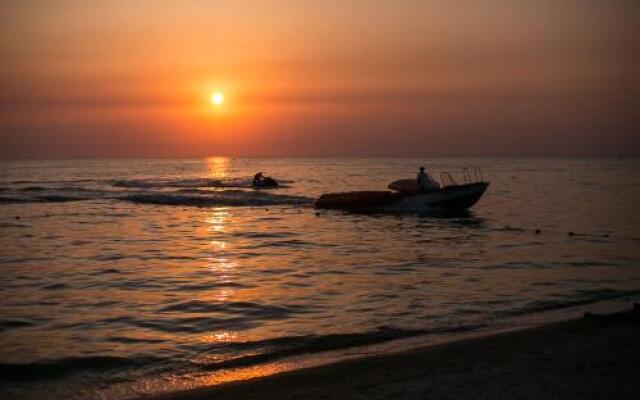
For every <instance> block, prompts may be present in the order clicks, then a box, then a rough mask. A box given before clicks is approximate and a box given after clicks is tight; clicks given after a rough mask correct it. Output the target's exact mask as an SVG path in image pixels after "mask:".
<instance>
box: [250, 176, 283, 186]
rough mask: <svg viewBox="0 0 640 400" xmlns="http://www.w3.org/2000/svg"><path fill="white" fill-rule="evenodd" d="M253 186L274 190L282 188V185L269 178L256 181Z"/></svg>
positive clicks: (264, 177) (265, 177)
mask: <svg viewBox="0 0 640 400" xmlns="http://www.w3.org/2000/svg"><path fill="white" fill-rule="evenodd" d="M251 186H253V187H255V188H273V187H278V186H280V184H279V183H278V181H276V180H275V179H273V178H271V177H269V176H263V177H261V178H260V179H254V180H253V182H252V183H251Z"/></svg>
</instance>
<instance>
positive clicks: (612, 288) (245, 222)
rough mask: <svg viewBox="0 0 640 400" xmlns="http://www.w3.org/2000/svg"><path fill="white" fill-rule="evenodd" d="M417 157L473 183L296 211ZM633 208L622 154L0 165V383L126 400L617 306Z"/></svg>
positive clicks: (12, 394) (22, 391) (637, 222)
mask: <svg viewBox="0 0 640 400" xmlns="http://www.w3.org/2000/svg"><path fill="white" fill-rule="evenodd" d="M419 165H426V166H427V168H428V170H429V171H430V172H431V173H432V174H433V175H435V176H436V177H438V176H439V174H440V173H441V172H443V171H450V172H451V173H452V174H453V175H454V177H456V178H458V179H459V180H460V177H461V168H462V167H465V166H476V167H479V168H481V169H482V171H483V174H484V177H485V179H486V180H489V181H490V182H491V186H490V187H489V189H488V191H487V193H486V194H485V196H484V197H483V198H482V199H481V200H480V202H479V203H478V204H477V205H476V206H475V207H474V208H473V209H472V210H471V211H470V212H468V213H463V214H458V215H449V216H442V215H415V214H406V215H381V214H352V213H346V212H339V211H319V210H315V209H314V208H313V201H314V198H316V197H317V196H319V195H320V194H322V193H326V192H336V191H348V190H380V189H384V188H385V187H386V185H387V183H389V182H390V181H393V180H395V179H400V178H412V177H413V176H415V172H416V169H417V167H418V166H419ZM256 171H265V173H266V174H267V175H270V176H273V177H275V178H277V179H279V180H280V181H281V182H282V183H283V184H284V186H283V187H281V188H276V189H261V190H255V189H252V188H251V187H250V186H249V184H250V179H251V176H252V175H253V174H254V173H255V172H256ZM638 206H640V160H638V159H617V158H616V159H613V158H612V159H507V158H500V159H488V158H485V159H432V160H428V159H423V160H411V159H272V160H270V159H233V158H225V157H216V158H209V159H205V160H83V161H29V162H26V161H22V162H3V163H2V164H0V397H1V398H7V399H8V398H11V399H22V398H23V399H27V398H40V399H63V398H64V399H72V398H79V399H80V398H82V399H92V398H95V399H105V398H112V399H118V400H120V399H125V398H135V397H136V396H138V395H140V394H146V393H154V392H158V391H162V390H173V389H174V388H181V387H189V386H193V385H197V384H198V382H211V380H207V379H208V378H209V377H216V376H218V377H220V376H232V377H233V374H234V372H233V371H242V370H243V368H244V369H245V370H246V369H247V368H249V369H251V368H254V369H260V368H261V366H264V365H269V363H272V362H274V361H278V360H286V359H287V358H289V357H292V356H293V357H300V356H309V357H313V356H314V355H320V354H323V353H324V352H326V351H331V350H340V349H351V348H354V347H358V346H363V345H368V344H374V343H386V342H389V341H392V340H394V339H401V338H409V337H421V336H429V335H445V336H446V335H447V334H450V333H451V334H452V333H459V332H464V331H474V330H477V329H481V328H484V329H486V328H491V327H508V326H511V325H512V324H514V323H515V322H513V321H516V317H521V316H527V315H535V316H537V318H539V319H541V320H544V318H545V315H546V313H549V312H552V311H558V310H564V309H567V310H569V309H572V308H573V307H576V306H584V305H590V304H600V303H602V302H604V301H611V300H621V301H626V300H629V301H632V300H633V299H634V298H637V296H638V295H639V294H640V212H639V211H638V209H637V207H638ZM536 229H539V230H540V233H538V234H536V232H535V230H536ZM569 232H572V233H573V234H569ZM389 343H393V342H389ZM265 368H267V367H265ZM242 373H243V372H237V374H238V375H236V378H242V376H243V375H242ZM263 373H268V368H267V371H266V372H265V371H263ZM214 381H215V379H214ZM193 382H195V383H193Z"/></svg>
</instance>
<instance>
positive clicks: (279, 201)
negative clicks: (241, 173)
mask: <svg viewBox="0 0 640 400" xmlns="http://www.w3.org/2000/svg"><path fill="white" fill-rule="evenodd" d="M119 199H120V200H126V201H130V202H133V203H140V204H157V205H170V206H197V207H206V206H275V205H306V204H311V203H312V202H313V199H312V198H310V197H306V196H290V195H276V194H270V193H266V192H259V191H244V190H225V191H220V192H213V193H211V194H206V195H204V194H184V193H179V194H178V193H164V192H162V193H159V192H156V193H136V194H130V195H125V196H120V197H119Z"/></svg>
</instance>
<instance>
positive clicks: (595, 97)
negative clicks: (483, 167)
mask: <svg viewBox="0 0 640 400" xmlns="http://www.w3.org/2000/svg"><path fill="white" fill-rule="evenodd" d="M0 31H1V35H0V59H1V60H2V61H1V62H0V158H4V159H13V158H31V157H34V158H61V157H202V156H212V155H229V156H394V157H395V156H419V157H432V156H476V155H477V156H494V155H500V156H525V155H532V156H536V155H640V1H637V0H606V1H605V0H535V1H534V0H531V1H525V0H485V1H478V0H460V1H451V0H449V1H444V0H443V1H428V0H424V1H417V0H394V1H387V0H380V1H373V0H346V1H327V0H325V1H304V0H291V1H289V0H282V1H257V0H255V1H242V0H238V1H215V0H213V1H212V0H209V1H140V0H129V1H115V0H113V1H111V0H104V1H98V2H94V1H86V0H83V1H72V0H58V1H53V0H51V1H48V0H40V1H35V0H34V1H32V0H4V1H3V2H2V4H1V5H0ZM214 93H219V94H221V95H222V96H223V97H224V101H222V102H221V103H222V104H217V105H216V104H213V103H212V95H213V94H214Z"/></svg>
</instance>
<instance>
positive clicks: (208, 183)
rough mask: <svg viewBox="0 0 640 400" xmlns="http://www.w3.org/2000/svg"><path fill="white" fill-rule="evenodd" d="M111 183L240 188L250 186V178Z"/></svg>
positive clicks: (117, 182)
mask: <svg viewBox="0 0 640 400" xmlns="http://www.w3.org/2000/svg"><path fill="white" fill-rule="evenodd" d="M111 185H112V186H114V187H120V188H143V189H150V188H178V187H179V188H199V187H209V188H211V187H214V188H240V187H251V179H248V178H237V179H202V178H194V179H174V180H171V179H152V180H146V179H122V180H115V181H111Z"/></svg>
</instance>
